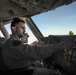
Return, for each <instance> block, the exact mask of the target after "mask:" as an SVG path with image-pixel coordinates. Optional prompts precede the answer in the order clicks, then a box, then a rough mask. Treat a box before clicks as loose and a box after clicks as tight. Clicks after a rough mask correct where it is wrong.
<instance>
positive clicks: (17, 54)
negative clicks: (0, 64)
mask: <svg viewBox="0 0 76 75" xmlns="http://www.w3.org/2000/svg"><path fill="white" fill-rule="evenodd" d="M59 50H60V47H59V45H58V44H54V45H42V46H30V45H28V44H23V43H22V42H21V41H20V39H19V38H18V37H13V36H11V37H10V38H9V39H8V40H7V41H6V43H5V44H4V47H3V50H2V56H3V60H4V63H5V64H6V66H7V68H8V69H10V70H12V69H18V68H26V67H29V66H32V65H33V62H34V61H35V60H42V59H45V58H47V57H49V56H51V54H53V53H55V52H57V51H59ZM31 69H32V68H31ZM54 73H55V71H54V70H53V69H47V68H36V67H34V70H33V75H53V74H54Z"/></svg>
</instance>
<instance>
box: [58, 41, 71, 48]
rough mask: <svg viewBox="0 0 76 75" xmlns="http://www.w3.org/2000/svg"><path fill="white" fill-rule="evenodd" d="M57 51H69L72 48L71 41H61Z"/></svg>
mask: <svg viewBox="0 0 76 75" xmlns="http://www.w3.org/2000/svg"><path fill="white" fill-rule="evenodd" d="M58 45H59V49H70V48H71V47H72V42H71V41H63V42H61V43H59V44H58Z"/></svg>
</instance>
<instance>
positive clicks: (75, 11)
mask: <svg viewBox="0 0 76 75" xmlns="http://www.w3.org/2000/svg"><path fill="white" fill-rule="evenodd" d="M32 18H33V20H34V22H35V23H36V25H37V26H38V27H39V29H40V30H41V32H42V33H43V34H44V36H48V35H59V34H60V35H61V34H62V35H65V34H68V33H69V31H70V30H71V31H73V32H74V34H76V29H75V27H76V26H75V25H76V2H75V3H72V4H69V5H64V6H61V7H58V8H56V9H54V10H52V11H49V12H45V13H42V14H40V15H37V16H34V17H32Z"/></svg>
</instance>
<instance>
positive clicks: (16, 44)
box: [12, 40, 22, 46]
mask: <svg viewBox="0 0 76 75" xmlns="http://www.w3.org/2000/svg"><path fill="white" fill-rule="evenodd" d="M21 43H22V42H21V41H19V40H14V41H13V42H12V44H13V46H18V45H20V44H21Z"/></svg>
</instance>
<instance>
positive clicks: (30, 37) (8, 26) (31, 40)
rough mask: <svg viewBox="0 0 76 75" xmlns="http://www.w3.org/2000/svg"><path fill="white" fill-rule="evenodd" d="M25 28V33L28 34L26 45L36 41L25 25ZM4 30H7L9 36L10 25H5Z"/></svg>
mask: <svg viewBox="0 0 76 75" xmlns="http://www.w3.org/2000/svg"><path fill="white" fill-rule="evenodd" d="M25 27H26V33H28V35H29V38H28V44H31V43H33V42H34V41H37V39H36V37H35V36H34V34H33V33H32V32H31V30H30V28H29V27H28V26H27V25H26V24H25ZM5 28H6V29H7V31H8V33H9V34H11V29H10V23H9V24H7V25H5Z"/></svg>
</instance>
